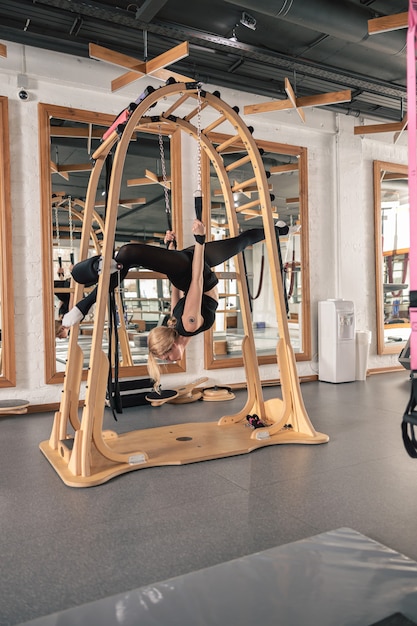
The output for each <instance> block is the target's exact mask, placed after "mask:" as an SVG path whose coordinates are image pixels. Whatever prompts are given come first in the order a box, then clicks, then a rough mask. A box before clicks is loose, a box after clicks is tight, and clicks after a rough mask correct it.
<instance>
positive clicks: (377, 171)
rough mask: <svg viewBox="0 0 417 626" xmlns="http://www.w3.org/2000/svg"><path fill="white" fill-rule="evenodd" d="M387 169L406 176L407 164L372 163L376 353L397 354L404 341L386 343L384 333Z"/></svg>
mask: <svg viewBox="0 0 417 626" xmlns="http://www.w3.org/2000/svg"><path fill="white" fill-rule="evenodd" d="M387 171H388V172H390V173H392V174H394V175H398V176H399V177H407V178H408V167H407V165H399V164H398V163H389V162H386V161H374V163H373V185H374V223H375V290H376V331H377V352H378V354H399V353H400V352H401V350H402V349H403V348H404V346H405V343H406V342H405V341H401V342H393V343H392V344H387V343H386V342H385V334H384V322H385V314H384V283H383V273H384V263H383V257H384V255H383V246H382V211H381V202H382V192H381V173H382V172H387ZM405 327H407V326H405ZM408 327H409V324H408Z"/></svg>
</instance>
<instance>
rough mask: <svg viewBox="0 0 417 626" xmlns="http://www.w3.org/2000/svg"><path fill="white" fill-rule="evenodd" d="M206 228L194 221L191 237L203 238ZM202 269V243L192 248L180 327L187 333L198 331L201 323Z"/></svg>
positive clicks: (201, 223)
mask: <svg viewBox="0 0 417 626" xmlns="http://www.w3.org/2000/svg"><path fill="white" fill-rule="evenodd" d="M205 234H206V227H205V226H204V224H203V222H200V221H199V220H197V219H195V220H194V223H193V235H200V237H201V236H205ZM203 269H204V243H202V244H201V243H198V242H196V244H195V246H194V256H193V264H192V270H191V283H190V288H189V290H188V292H187V295H186V298H185V303H184V312H183V314H182V318H181V321H182V325H183V326H184V329H185V330H186V331H187V332H194V331H195V330H198V329H199V328H200V326H201V325H202V323H203V321H204V320H203V316H202V315H201V301H202V298H203Z"/></svg>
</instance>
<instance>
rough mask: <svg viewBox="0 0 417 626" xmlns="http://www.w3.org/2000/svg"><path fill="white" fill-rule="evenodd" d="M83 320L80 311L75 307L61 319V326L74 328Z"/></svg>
mask: <svg viewBox="0 0 417 626" xmlns="http://www.w3.org/2000/svg"><path fill="white" fill-rule="evenodd" d="M83 319H84V315H83V314H82V313H81V311H80V309H78V308H77V307H76V306H74V307H72V309H71V310H70V311H68V313H65V315H64V317H63V318H62V326H65V328H70V326H75V324H78V323H79V322H81V321H82V320H83Z"/></svg>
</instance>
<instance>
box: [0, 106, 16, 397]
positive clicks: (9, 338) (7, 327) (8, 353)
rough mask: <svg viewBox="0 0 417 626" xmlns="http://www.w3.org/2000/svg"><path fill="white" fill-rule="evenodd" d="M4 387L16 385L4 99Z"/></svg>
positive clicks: (0, 331)
mask: <svg viewBox="0 0 417 626" xmlns="http://www.w3.org/2000/svg"><path fill="white" fill-rule="evenodd" d="M0 129H1V130H0V143H1V146H0V246H1V252H0V387H13V386H15V385H16V365H15V340H14V297H13V270H12V225H11V207H10V149H9V119H8V101H7V98H5V97H2V96H0Z"/></svg>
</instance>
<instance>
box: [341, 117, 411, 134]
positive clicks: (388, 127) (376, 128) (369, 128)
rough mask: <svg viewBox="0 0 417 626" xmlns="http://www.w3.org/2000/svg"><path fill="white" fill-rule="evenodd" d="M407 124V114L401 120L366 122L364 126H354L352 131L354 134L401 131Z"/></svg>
mask: <svg viewBox="0 0 417 626" xmlns="http://www.w3.org/2000/svg"><path fill="white" fill-rule="evenodd" d="M406 124H407V115H405V116H404V117H403V119H402V121H401V122H392V123H388V124H367V125H365V126H355V128H354V129H353V132H354V134H355V135H369V134H372V133H395V132H402V131H403V130H404V128H405V126H406Z"/></svg>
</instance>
